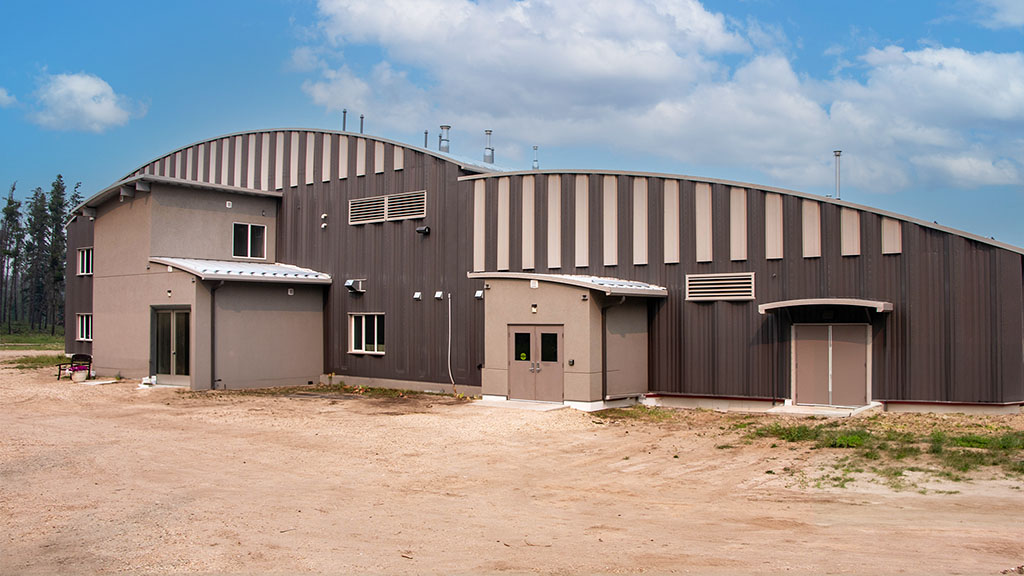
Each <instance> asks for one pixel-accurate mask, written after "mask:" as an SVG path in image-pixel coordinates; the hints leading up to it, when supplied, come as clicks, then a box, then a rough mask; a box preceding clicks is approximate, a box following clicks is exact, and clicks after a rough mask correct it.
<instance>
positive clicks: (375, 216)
mask: <svg viewBox="0 0 1024 576" xmlns="http://www.w3.org/2000/svg"><path fill="white" fill-rule="evenodd" d="M386 208H387V197H386V196H373V197H371V198H353V199H352V200H349V201H348V223H349V224H369V223H370V222H383V221H384V220H386V219H387V217H386V216H387V210H386Z"/></svg>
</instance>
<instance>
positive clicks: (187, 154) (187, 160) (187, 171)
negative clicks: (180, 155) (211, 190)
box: [185, 147, 193, 180]
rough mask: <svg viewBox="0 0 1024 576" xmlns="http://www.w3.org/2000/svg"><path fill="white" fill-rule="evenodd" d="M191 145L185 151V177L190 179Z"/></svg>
mask: <svg viewBox="0 0 1024 576" xmlns="http://www.w3.org/2000/svg"><path fill="white" fill-rule="evenodd" d="M192 150H193V149H192V147H189V149H188V150H186V151H185V179H186V180H191V179H192V156H193V154H192Z"/></svg>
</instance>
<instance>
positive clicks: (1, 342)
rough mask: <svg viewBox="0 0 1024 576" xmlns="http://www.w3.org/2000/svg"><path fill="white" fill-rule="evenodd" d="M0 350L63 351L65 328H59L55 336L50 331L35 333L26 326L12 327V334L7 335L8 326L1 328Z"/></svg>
mask: <svg viewBox="0 0 1024 576" xmlns="http://www.w3.org/2000/svg"><path fill="white" fill-rule="evenodd" d="M0 330H2V331H0V350H63V349H64V328H63V327H58V328H57V333H56V334H54V335H53V336H51V335H50V331H49V330H47V331H45V332H38V331H33V330H30V329H29V328H28V326H26V325H24V324H15V325H13V326H12V327H11V332H12V333H11V334H8V333H7V326H3V327H0Z"/></svg>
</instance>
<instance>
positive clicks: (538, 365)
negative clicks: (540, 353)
mask: <svg viewBox="0 0 1024 576" xmlns="http://www.w3.org/2000/svg"><path fill="white" fill-rule="evenodd" d="M537 372H540V362H537Z"/></svg>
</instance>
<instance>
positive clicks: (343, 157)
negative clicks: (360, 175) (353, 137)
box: [338, 136, 348, 180]
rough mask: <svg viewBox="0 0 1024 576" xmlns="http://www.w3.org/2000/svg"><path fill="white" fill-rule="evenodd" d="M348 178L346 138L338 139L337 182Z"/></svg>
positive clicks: (340, 137)
mask: <svg viewBox="0 0 1024 576" xmlns="http://www.w3.org/2000/svg"><path fill="white" fill-rule="evenodd" d="M345 178H348V136H339V137H338V180H344V179H345Z"/></svg>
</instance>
